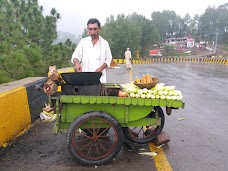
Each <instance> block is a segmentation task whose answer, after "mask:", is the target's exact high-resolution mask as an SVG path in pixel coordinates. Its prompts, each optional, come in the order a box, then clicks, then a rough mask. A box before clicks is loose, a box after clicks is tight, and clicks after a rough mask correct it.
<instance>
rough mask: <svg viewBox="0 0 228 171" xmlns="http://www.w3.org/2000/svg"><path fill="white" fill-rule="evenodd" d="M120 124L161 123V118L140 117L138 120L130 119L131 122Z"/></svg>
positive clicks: (141, 124)
mask: <svg viewBox="0 0 228 171" xmlns="http://www.w3.org/2000/svg"><path fill="white" fill-rule="evenodd" d="M120 125H121V126H122V127H129V126H152V125H161V119H160V118H141V119H139V120H136V121H131V122H128V123H127V124H125V123H122V124H120Z"/></svg>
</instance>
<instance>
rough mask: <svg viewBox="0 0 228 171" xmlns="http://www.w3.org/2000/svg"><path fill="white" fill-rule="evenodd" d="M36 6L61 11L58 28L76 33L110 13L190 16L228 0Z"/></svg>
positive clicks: (59, 1) (48, 1)
mask: <svg viewBox="0 0 228 171" xmlns="http://www.w3.org/2000/svg"><path fill="white" fill-rule="evenodd" d="M38 1H39V5H42V6H43V7H44V13H45V14H49V12H50V10H51V9H52V8H56V10H57V11H58V12H59V13H60V15H61V19H60V20H58V24H57V30H58V31H63V32H69V33H72V34H75V35H76V36H78V35H79V34H82V32H83V30H84V28H86V23H87V21H88V20H89V19H90V18H97V19H98V20H99V21H100V22H101V25H104V23H105V20H106V18H108V17H110V15H114V16H115V17H116V16H117V15H118V14H121V13H123V14H125V15H128V14H132V13H133V12H137V13H138V14H140V15H143V16H145V17H146V18H148V19H151V13H153V12H154V11H160V12H161V11H163V10H173V11H175V12H176V14H178V15H180V16H181V17H183V16H184V15H185V14H186V13H189V14H190V15H191V17H193V16H194V15H195V14H203V13H204V11H205V9H206V8H207V7H208V6H209V5H210V6H215V7H218V6H219V5H222V4H225V3H227V0H157V1H154V0H140V1H139V0H96V1H95V0H80V1H77V0H38Z"/></svg>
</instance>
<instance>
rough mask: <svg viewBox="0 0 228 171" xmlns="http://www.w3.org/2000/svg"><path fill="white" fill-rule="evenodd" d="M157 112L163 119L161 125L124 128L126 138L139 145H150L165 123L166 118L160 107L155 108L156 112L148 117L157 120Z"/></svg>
mask: <svg viewBox="0 0 228 171" xmlns="http://www.w3.org/2000/svg"><path fill="white" fill-rule="evenodd" d="M156 111H157V112H158V117H160V118H161V125H149V126H136V127H125V128H123V132H124V135H125V137H126V138H127V139H128V140H130V141H132V142H136V143H139V144H144V143H148V142H150V141H152V140H153V139H155V138H156V137H157V136H158V135H159V134H160V132H161V131H162V129H163V126H164V123H165V116H164V113H163V110H162V108H161V107H160V106H156V107H154V110H153V111H152V112H151V113H150V114H149V115H148V117H150V118H155V117H156Z"/></svg>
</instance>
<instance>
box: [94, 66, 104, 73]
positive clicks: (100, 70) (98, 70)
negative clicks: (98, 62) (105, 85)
mask: <svg viewBox="0 0 228 171" xmlns="http://www.w3.org/2000/svg"><path fill="white" fill-rule="evenodd" d="M102 70H103V69H102V68H101V67H99V68H97V69H96V71H95V72H102Z"/></svg>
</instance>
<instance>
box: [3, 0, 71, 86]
mask: <svg viewBox="0 0 228 171" xmlns="http://www.w3.org/2000/svg"><path fill="white" fill-rule="evenodd" d="M42 10H43V8H42V7H39V5H38V1H37V0H30V1H26V0H1V3H0V42H1V44H0V83H5V82H9V81H13V80H18V79H23V78H26V77H33V76H45V75H46V74H47V70H48V66H49V65H53V64H56V65H57V66H58V67H59V68H63V67H67V66H69V65H70V64H69V59H70V58H71V54H72V53H73V50H74V48H75V45H74V44H72V42H71V41H70V40H67V41H66V42H65V43H64V44H61V45H53V44H52V43H53V41H54V40H55V38H56V37H57V32H56V22H57V20H58V19H59V18H60V14H59V13H57V11H56V10H55V9H54V8H53V9H52V10H51V11H50V15H49V16H43V14H42ZM56 47H57V50H56V51H55V50H54V49H55V48H56Z"/></svg>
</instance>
